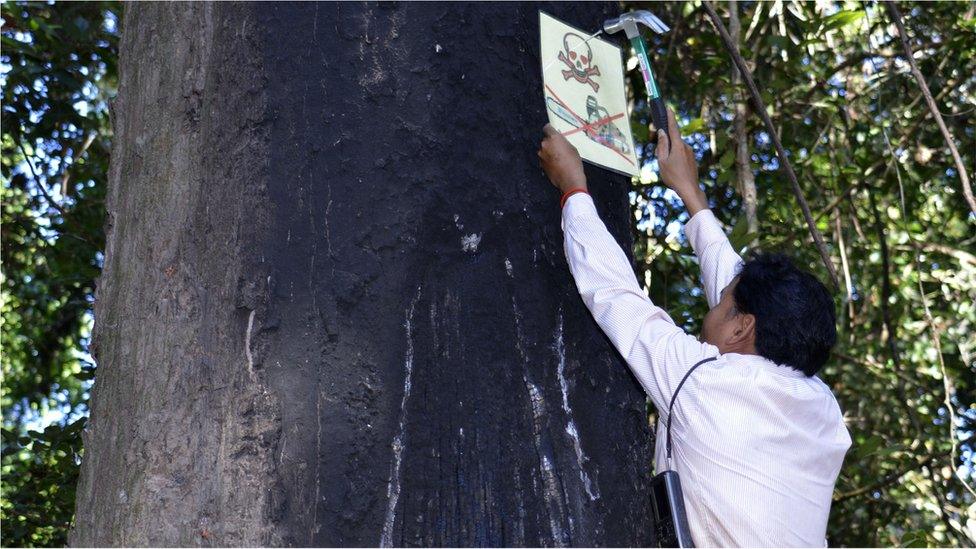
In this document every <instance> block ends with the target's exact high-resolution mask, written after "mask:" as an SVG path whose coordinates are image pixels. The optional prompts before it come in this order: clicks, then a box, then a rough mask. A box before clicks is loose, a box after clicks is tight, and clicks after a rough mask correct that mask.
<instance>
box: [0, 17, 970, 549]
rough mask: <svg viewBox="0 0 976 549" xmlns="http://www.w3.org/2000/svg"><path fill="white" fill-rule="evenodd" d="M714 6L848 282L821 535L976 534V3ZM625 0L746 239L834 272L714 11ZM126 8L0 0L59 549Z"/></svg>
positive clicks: (25, 339)
mask: <svg viewBox="0 0 976 549" xmlns="http://www.w3.org/2000/svg"><path fill="white" fill-rule="evenodd" d="M709 5H710V6H712V7H713V8H714V9H715V10H716V11H717V12H718V15H719V16H720V17H721V19H722V21H723V23H724V26H726V27H727V28H728V30H729V33H730V35H731V37H732V40H733V41H734V42H735V43H736V44H737V46H738V49H739V50H740V52H741V55H742V58H743V60H744V61H745V63H746V66H747V67H748V68H749V70H750V72H751V73H752V75H753V77H754V79H755V81H756V83H757V86H758V90H759V93H760V95H761V98H762V100H763V102H764V103H765V108H766V113H767V114H768V115H769V117H770V118H771V120H772V122H773V124H774V125H775V127H776V134H777V135H778V137H779V139H780V140H781V141H782V145H783V147H784V149H785V150H786V152H787V154H788V157H789V159H790V161H791V163H792V164H793V167H794V169H795V170H796V172H797V175H798V183H799V187H800V190H801V191H802V195H803V196H804V197H805V200H806V201H807V202H808V203H809V205H810V209H811V212H812V218H813V219H814V221H815V224H816V227H817V228H818V230H819V231H820V232H821V233H823V235H824V240H825V242H826V248H825V249H826V251H827V254H828V255H829V257H830V260H831V264H832V265H833V267H834V270H835V271H836V273H837V287H836V292H835V296H836V305H837V311H838V330H839V342H838V345H837V348H836V350H835V352H834V354H833V358H832V359H831V361H830V363H829V364H828V366H827V367H826V368H825V369H824V371H823V373H822V377H823V379H824V380H825V381H826V382H827V383H828V384H829V385H830V386H831V388H832V389H833V390H834V392H835V394H836V395H837V397H838V400H839V401H840V404H841V407H842V409H843V410H844V412H845V416H846V419H847V422H848V426H849V428H850V430H851V432H852V435H853V438H854V446H853V448H852V449H851V452H850V453H849V454H848V456H847V459H846V461H845V464H844V468H843V470H842V471H841V475H840V478H839V480H838V482H837V486H836V489H835V494H834V504H833V509H832V513H831V520H830V525H829V532H828V536H829V542H830V544H831V545H850V546H876V545H903V546H927V545H928V546H933V545H934V546H939V545H941V546H944V545H962V546H967V545H970V546H971V545H973V544H976V492H974V488H973V486H974V471H973V467H974V464H973V457H974V456H973V449H974V442H976V339H974V337H973V334H974V333H976V326H974V324H976V305H974V303H976V299H974V298H976V255H974V250H976V230H974V228H976V211H974V209H973V208H976V206H974V207H971V206H970V203H971V202H972V199H971V192H970V195H969V197H967V196H966V192H967V190H966V186H967V185H969V183H968V181H969V177H971V175H972V173H973V172H974V171H976V170H974V169H973V168H974V163H976V124H974V118H976V3H973V2H941V3H915V2H899V3H898V5H897V6H898V8H899V11H900V19H901V26H902V27H903V28H902V29H901V30H900V29H899V27H898V25H896V23H895V19H894V17H893V14H892V11H891V10H890V8H888V7H887V6H886V5H885V4H883V3H880V4H879V3H874V2H851V1H842V2H835V1H816V2H800V1H785V0H775V1H771V2H738V3H736V2H729V3H714V4H709ZM631 8H634V9H641V8H647V9H651V10H652V11H653V12H654V13H655V14H657V15H658V16H659V17H660V18H661V19H663V20H664V21H666V22H667V23H668V24H669V25H670V26H671V31H670V32H669V33H667V34H664V35H649V34H648V35H645V36H646V38H647V39H648V40H650V41H651V45H650V50H651V56H652V63H653V65H654V68H655V71H656V74H657V75H658V78H659V81H660V82H659V83H660V86H661V88H662V89H663V90H664V93H665V97H666V98H667V100H668V101H669V103H670V104H671V105H672V107H673V108H674V109H675V110H676V112H677V113H678V117H679V120H680V125H681V127H682V133H683V135H684V136H685V138H686V139H687V140H688V141H689V142H690V143H692V144H693V146H694V147H695V150H696V153H697V154H698V157H699V160H700V163H701V170H700V175H701V177H702V181H703V183H704V185H705V190H706V194H707V195H708V197H709V201H710V203H711V206H712V209H713V210H714V211H715V212H716V215H717V216H718V217H719V219H721V220H722V221H723V222H725V223H726V225H727V226H728V227H729V230H730V235H731V240H732V242H733V244H734V245H735V246H736V247H737V248H739V249H740V250H741V251H744V252H748V251H749V250H776V251H782V252H786V253H788V254H790V255H792V256H793V257H795V258H796V259H797V261H798V262H799V263H800V264H802V265H803V266H805V267H807V268H809V269H811V270H813V271H814V272H815V273H816V274H817V275H818V276H819V277H820V278H821V279H822V280H824V281H828V284H829V280H830V274H829V273H828V270H827V268H826V267H825V265H824V263H823V262H822V260H821V255H820V253H819V251H818V249H817V247H816V246H815V245H814V242H813V240H812V238H811V236H810V232H809V231H808V228H807V225H806V222H805V221H804V218H803V217H802V216H801V215H800V209H799V207H798V203H797V198H796V197H795V195H794V193H793V192H792V190H791V184H790V181H789V180H788V178H787V177H786V176H785V175H784V173H783V171H782V170H781V169H780V168H781V166H780V163H779V161H778V159H777V155H776V151H775V147H774V143H773V139H771V134H770V133H769V131H768V130H767V128H766V127H765V126H764V125H763V123H762V121H761V119H760V118H759V116H758V115H757V113H756V112H755V107H754V104H753V103H752V102H751V101H750V99H749V95H748V92H747V91H746V87H745V85H744V82H743V81H742V77H741V75H739V74H738V73H737V72H736V71H734V69H733V64H732V62H731V59H730V56H729V53H728V51H727V49H726V47H725V46H724V45H723V43H722V41H721V40H720V38H719V35H718V34H717V33H716V30H715V28H714V27H713V25H712V23H711V20H710V18H709V17H708V14H707V10H706V6H705V5H703V4H702V3H701V2H685V3H681V2H674V3H666V4H665V3H660V4H659V3H654V4H649V5H644V4H642V3H637V2H634V3H630V2H628V3H626V4H625V9H631ZM122 9H124V6H123V5H121V4H119V3H116V2H83V3H73V2H72V3H68V2H66V3H60V2H59V3H27V2H4V3H3V4H2V13H0V15H2V18H3V28H2V44H0V84H2V87H3V99H2V121H0V124H2V183H3V184H2V191H0V192H2V219H0V222H2V230H0V235H2V240H0V245H2V249H0V251H2V275H0V277H2V278H0V286H2V302H0V308H2V319H0V338H2V372H3V382H2V392H0V404H2V412H3V413H2V417H3V420H2V421H3V441H2V465H0V467H2V469H0V474H2V496H0V521H2V543H3V545H5V546H21V545H24V546H50V545H64V544H65V543H66V542H67V532H68V528H69V527H70V524H71V521H72V517H73V515H74V503H75V483H76V481H77V476H78V470H79V469H78V466H79V463H80V461H81V459H82V458H83V453H84V450H83V448H82V443H81V430H82V429H83V427H84V424H85V421H86V418H87V412H88V399H89V390H90V388H91V386H92V382H93V379H94V376H95V375H96V372H97V367H96V365H95V364H94V363H93V361H92V359H91V356H90V355H89V354H88V342H89V336H90V333H91V328H92V323H93V318H92V304H93V300H94V289H95V281H96V278H97V276H98V274H99V271H100V268H101V265H102V260H103V256H102V250H103V247H104V235H103V224H104V216H105V210H104V197H105V185H106V180H107V173H108V164H109V153H110V150H111V140H112V128H111V123H110V121H109V109H110V103H111V98H112V97H113V96H114V95H115V93H116V87H117V82H118V75H117V63H116V61H117V55H118V37H119V33H120V31H121V29H120V28H119V21H120V20H121V17H120V15H121V10H122ZM903 38H904V39H905V40H904V41H903ZM906 47H907V48H908V49H909V50H910V51H911V53H907V51H906ZM630 54H631V52H629V51H628V52H627V53H626V54H625V56H630ZM910 57H911V59H912V60H913V61H914V63H915V64H916V65H917V67H918V72H919V73H920V75H921V76H922V77H923V78H922V79H923V80H924V82H925V84H926V85H927V87H928V89H929V90H930V91H931V99H932V102H931V103H932V104H934V105H935V107H936V108H935V110H936V111H937V112H938V116H939V118H941V119H942V121H943V122H944V130H945V131H943V129H942V128H940V126H939V124H938V122H937V120H936V117H935V115H934V113H933V109H932V108H931V106H930V102H929V101H928V99H927V98H926V97H925V96H924V93H923V90H922V88H921V86H920V83H919V79H918V78H917V75H916V74H914V73H913V71H912V67H911V64H910V63H909V61H908V60H909V58H910ZM635 66H636V59H629V60H628V68H630V69H633V68H634V67H635ZM628 74H629V75H630V76H629V77H630V78H631V79H632V80H631V83H630V84H631V85H630V89H631V92H630V93H631V97H632V102H633V113H634V114H633V116H632V124H633V130H634V132H635V135H636V137H637V139H638V141H639V143H640V144H641V146H640V147H639V148H640V151H641V153H642V161H643V164H642V165H643V169H642V173H641V177H640V178H637V179H635V181H634V186H633V191H632V193H631V203H632V206H633V211H634V220H635V222H634V226H633V227H634V235H635V242H636V247H635V257H636V264H635V269H636V271H637V273H638V276H639V278H640V279H641V280H642V282H643V283H644V284H645V286H646V288H647V290H648V293H649V295H650V297H651V298H652V299H653V300H654V301H655V302H656V303H660V304H661V305H663V306H664V307H665V309H666V310H668V311H669V312H670V313H671V314H672V315H673V317H674V318H675V319H676V321H677V322H679V323H681V324H683V325H684V326H685V327H686V328H688V329H689V330H693V331H697V329H698V328H699V327H700V326H699V319H701V318H702V317H703V316H704V313H705V311H706V304H705V302H704V299H703V298H702V296H701V294H700V292H699V291H697V290H696V289H695V288H696V286H697V283H698V273H697V265H696V262H695V259H694V256H693V254H692V252H691V250H690V247H689V245H688V243H687V242H686V241H685V239H684V238H683V236H682V233H681V230H680V224H681V222H682V221H685V220H686V219H685V214H683V212H682V209H681V207H680V203H679V202H678V201H677V199H676V197H675V196H674V195H673V193H671V192H668V191H665V190H664V189H663V187H662V186H661V185H660V183H659V182H658V181H657V178H656V175H655V173H656V166H655V162H654V160H653V156H652V155H651V154H649V148H648V150H645V147H644V146H643V145H644V144H646V143H647V141H648V129H647V127H648V123H649V121H650V116H649V112H648V110H647V105H646V103H645V102H644V100H643V91H644V88H643V83H642V82H641V81H640V80H639V77H638V76H637V73H636V71H633V70H631V71H630V72H629V73H628ZM540 100H541V94H540ZM543 123H544V121H542V120H540V121H539V124H540V126H541V125H542V124H543ZM947 135H948V136H949V138H948V139H947ZM950 142H951V143H953V144H954V148H955V149H956V151H957V152H958V157H957V158H954V155H953V151H952V149H951V148H950V146H949V143H950ZM525 146H526V147H532V146H534V144H531V143H526V144H525ZM967 198H968V199H967ZM648 466H650V464H648Z"/></svg>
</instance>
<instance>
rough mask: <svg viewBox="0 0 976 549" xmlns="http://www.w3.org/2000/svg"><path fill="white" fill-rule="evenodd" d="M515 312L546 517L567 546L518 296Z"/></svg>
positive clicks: (558, 539)
mask: <svg viewBox="0 0 976 549" xmlns="http://www.w3.org/2000/svg"><path fill="white" fill-rule="evenodd" d="M512 312H513V313H514V315H515V347H516V348H517V349H518V352H519V356H520V358H521V359H522V381H523V382H524V383H525V388H526V390H527V391H528V393H529V403H530V404H531V406H532V434H533V440H534V442H535V451H536V454H537V455H538V456H539V467H540V471H541V473H542V483H543V487H542V496H543V499H544V501H545V502H546V511H547V513H546V514H547V515H549V528H550V530H551V531H552V539H553V542H554V543H555V544H556V546H557V547H565V546H566V540H567V536H566V532H564V531H563V528H562V526H561V525H560V524H559V517H561V516H562V515H563V514H565V513H564V512H562V505H560V503H561V501H560V494H559V484H558V481H557V480H556V471H555V468H554V467H553V464H552V461H551V460H550V459H549V456H548V455H546V452H545V450H544V446H543V443H542V432H543V430H544V429H545V424H546V401H545V397H544V396H543V395H542V391H540V390H539V387H538V386H536V384H535V383H533V382H532V380H531V379H530V377H529V369H528V357H527V356H526V354H525V347H524V346H523V344H522V341H523V338H522V323H521V319H522V313H521V312H519V310H518V305H517V304H516V303H515V298H514V297H512Z"/></svg>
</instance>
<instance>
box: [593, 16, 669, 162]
mask: <svg viewBox="0 0 976 549" xmlns="http://www.w3.org/2000/svg"><path fill="white" fill-rule="evenodd" d="M638 24H641V25H644V26H646V27H647V28H649V29H651V30H652V31H654V32H656V33H658V34H664V33H666V32H668V31H669V30H671V29H669V28H668V26H667V25H665V24H664V22H663V21H661V20H660V19H658V18H657V17H656V16H655V15H654V14H653V13H651V12H649V11H647V10H638V11H630V12H627V13H624V14H622V15H621V16H620V17H616V18H614V19H608V20H607V21H606V22H604V23H603V30H604V31H606V32H607V34H613V33H615V32H620V31H621V30H623V31H624V32H625V33H627V38H629V39H630V44H631V45H632V46H633V47H634V51H635V52H637V60H638V61H639V62H640V68H641V75H642V76H643V77H644V85H645V86H646V87H647V100H648V103H649V105H650V108H651V120H652V121H653V122H654V127H655V128H656V129H658V130H664V131H665V133H667V131H668V109H667V106H666V105H665V104H664V100H663V99H661V92H660V90H658V89H657V82H655V81H654V73H653V72H652V71H651V62H650V60H649V59H648V58H647V47H646V46H644V39H643V38H641V34H640V28H639V27H638V26H637V25H638ZM668 140H669V141H668V148H670V147H671V143H670V136H669V137H668Z"/></svg>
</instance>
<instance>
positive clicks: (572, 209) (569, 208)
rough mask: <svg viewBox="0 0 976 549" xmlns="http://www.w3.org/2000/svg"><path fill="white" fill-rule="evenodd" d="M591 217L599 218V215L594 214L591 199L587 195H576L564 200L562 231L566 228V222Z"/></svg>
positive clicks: (594, 206) (593, 205)
mask: <svg viewBox="0 0 976 549" xmlns="http://www.w3.org/2000/svg"><path fill="white" fill-rule="evenodd" d="M592 217H597V218H599V215H598V214H597V213H596V204H594V203H593V197H591V196H590V195H589V194H588V193H576V194H574V195H571V196H570V197H569V198H567V199H566V204H565V205H563V229H565V228H566V223H567V222H571V221H572V220H574V219H581V218H592Z"/></svg>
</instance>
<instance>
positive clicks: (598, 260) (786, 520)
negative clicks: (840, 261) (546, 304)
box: [562, 193, 851, 547]
mask: <svg viewBox="0 0 976 549" xmlns="http://www.w3.org/2000/svg"><path fill="white" fill-rule="evenodd" d="M562 225H563V232H564V235H565V250H566V259H567V261H568V263H569V268H570V271H572V273H573V277H574V278H575V280H576V285H577V287H578V288H579V292H580V295H581V296H582V297H583V301H584V302H585V303H586V306H587V307H588V308H589V310H590V312H591V313H592V314H593V318H594V319H596V321H597V323H598V324H599V325H600V327H601V328H602V329H603V331H604V332H605V333H606V334H607V336H608V337H609V338H610V341H611V342H612V343H613V345H614V346H615V347H616V348H617V350H618V351H620V354H621V355H623V357H624V358H625V359H626V361H627V364H628V365H629V366H630V369H631V370H632V371H633V372H634V375H635V376H636V377H637V380H638V381H639V382H640V384H641V385H642V386H643V387H644V390H645V391H646V392H647V394H648V396H649V397H650V399H651V401H652V402H653V403H654V406H655V407H656V408H657V410H658V412H659V414H660V419H659V420H658V425H657V446H656V448H655V461H656V468H657V469H658V472H660V471H662V470H664V469H666V468H667V462H666V458H665V438H666V437H665V426H666V423H667V413H668V403H669V401H670V399H671V395H672V394H673V392H674V389H675V387H676V386H677V384H678V383H679V382H680V381H681V378H682V377H683V376H684V375H685V373H686V372H687V371H688V370H689V368H691V367H692V366H694V364H695V363H697V362H698V361H700V360H701V359H703V358H706V357H713V356H716V357H718V359H717V360H715V361H712V362H708V363H706V364H703V365H702V366H701V367H699V368H698V369H696V370H695V371H694V372H693V373H692V374H691V376H690V377H689V378H688V381H686V382H685V384H684V386H683V387H682V389H681V392H680V393H679V395H678V398H677V401H676V402H675V405H674V414H675V417H674V420H673V421H672V426H671V435H672V438H673V448H672V463H673V468H674V469H675V470H676V471H677V472H678V474H679V475H680V477H681V486H682V490H683V492H684V498H685V508H686V510H687V513H688V522H689V526H690V528H691V535H692V539H694V541H695V543H696V545H697V546H699V547H709V546H752V547H762V546H778V547H787V546H820V547H822V546H823V545H824V544H825V535H826V530H827V517H828V515H829V514H830V502H831V496H832V493H833V488H834V482H835V481H836V480H837V475H838V473H839V472H840V468H841V464H842V462H843V460H844V454H845V453H846V452H847V449H848V448H849V447H850V445H851V439H850V435H849V434H848V432H847V428H846V426H845V425H844V421H843V417H842V415H841V411H840V408H839V406H838V405H837V401H836V400H835V399H834V396H833V394H832V393H831V392H830V389H829V388H828V387H827V386H826V385H825V384H824V383H823V382H822V381H821V380H820V379H818V378H817V377H807V376H806V375H804V374H803V373H802V372H800V371H797V370H794V369H793V368H791V367H789V366H781V365H777V364H775V363H774V362H772V361H770V360H767V359H765V358H763V357H761V356H757V355H741V354H735V353H726V354H720V353H719V350H718V348H717V347H715V346H714V345H710V344H708V343H702V342H700V341H698V339H697V338H695V337H693V336H691V335H689V334H687V333H685V332H684V331H683V330H682V329H681V328H679V327H678V326H676V325H675V324H674V321H672V320H671V318H670V317H669V316H668V314H667V313H666V312H665V311H664V310H663V309H661V308H660V307H658V306H656V305H654V303H652V302H651V300H650V299H648V297H647V296H646V295H645V294H644V292H643V291H642V290H641V288H640V286H639V285H638V283H637V278H636V277H635V276H634V271H633V269H632V267H631V265H630V263H629V261H628V260H627V257H626V255H624V252H623V250H621V249H620V246H619V245H618V244H617V242H616V241H615V240H614V239H613V237H612V236H611V235H610V233H609V232H608V231H607V229H606V226H605V225H604V224H603V221H601V220H600V218H599V216H598V215H597V212H596V208H595V207H594V205H593V200H592V199H591V198H590V197H589V195H587V194H583V193H577V194H575V195H572V196H571V197H570V198H569V199H568V200H567V202H566V205H565V207H564V208H563V222H562ZM685 233H686V235H687V237H688V239H689V240H690V241H691V245H692V247H693V248H694V250H695V253H696V254H697V256H698V261H699V263H700V265H701V270H702V279H703V282H704V286H705V296H706V298H707V299H708V304H709V306H710V307H714V306H715V305H716V304H717V303H718V301H719V299H720V293H721V291H722V289H723V288H724V287H725V286H726V285H728V283H729V282H731V281H732V279H733V278H734V277H735V275H736V274H737V271H738V268H739V265H740V263H741V261H742V259H741V258H740V257H739V256H738V254H736V253H735V251H734V250H733V249H732V246H731V245H730V244H729V241H728V239H727V238H726V236H725V232H724V231H723V230H722V227H721V225H719V223H718V221H717V220H716V219H715V216H714V215H712V213H711V212H710V211H709V210H703V211H701V212H699V213H697V214H696V215H695V216H694V217H693V218H692V219H691V220H689V222H688V223H687V225H686V226H685Z"/></svg>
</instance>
